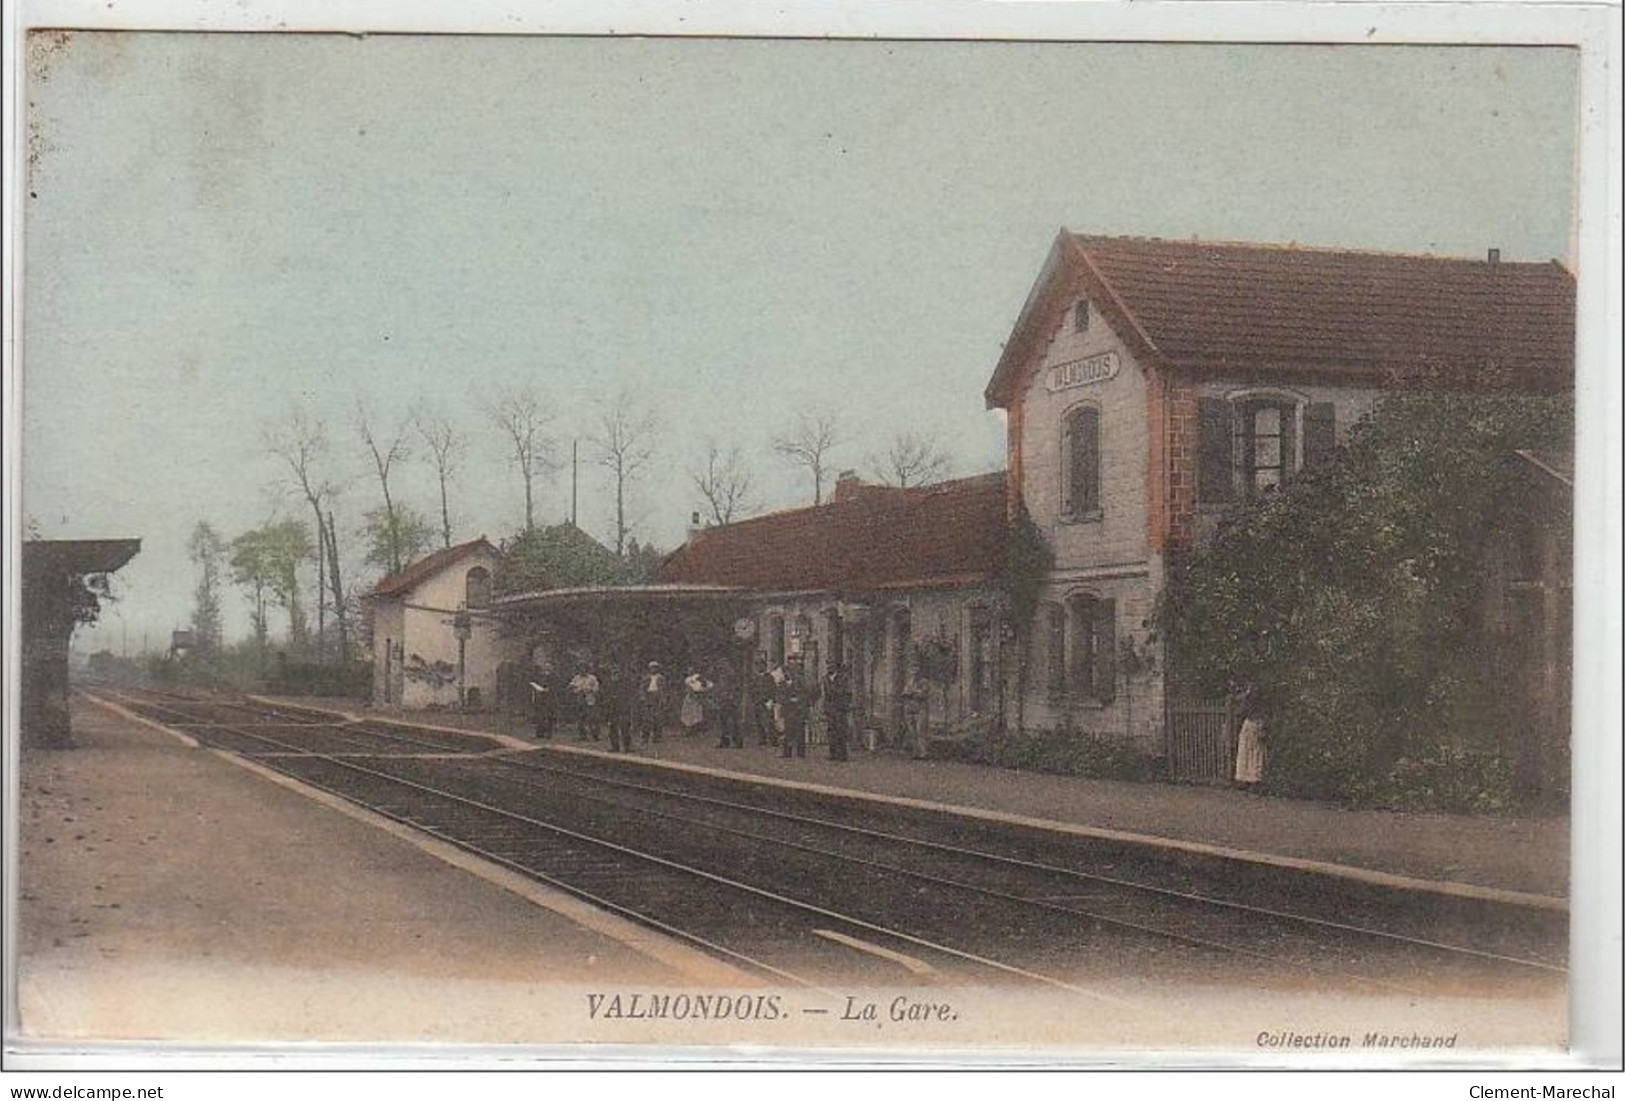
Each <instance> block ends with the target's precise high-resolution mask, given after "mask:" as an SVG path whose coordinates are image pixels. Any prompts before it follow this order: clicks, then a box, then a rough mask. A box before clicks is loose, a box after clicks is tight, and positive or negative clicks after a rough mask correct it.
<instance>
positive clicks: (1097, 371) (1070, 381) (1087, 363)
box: [1044, 352, 1119, 394]
mask: <svg viewBox="0 0 1625 1101" xmlns="http://www.w3.org/2000/svg"><path fill="white" fill-rule="evenodd" d="M1118 366H1119V361H1118V358H1117V353H1116V352H1101V353H1100V354H1099V355H1093V356H1085V357H1084V358H1082V359H1074V360H1070V361H1068V362H1066V363H1057V364H1056V365H1055V366H1054V367H1051V368H1050V369H1049V371H1048V372H1046V374H1045V376H1044V385H1046V386H1047V387H1049V391H1050V393H1052V394H1053V393H1055V392H1056V391H1057V390H1070V389H1072V388H1073V387H1074V386H1088V385H1089V384H1090V383H1092V382H1105V381H1106V380H1107V379H1109V378H1116V377H1117V368H1118Z"/></svg>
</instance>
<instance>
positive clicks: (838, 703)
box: [824, 661, 852, 761]
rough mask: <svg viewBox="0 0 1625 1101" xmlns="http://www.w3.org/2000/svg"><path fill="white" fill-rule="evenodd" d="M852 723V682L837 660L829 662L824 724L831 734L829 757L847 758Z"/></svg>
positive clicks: (825, 690) (834, 758)
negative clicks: (848, 734)
mask: <svg viewBox="0 0 1625 1101" xmlns="http://www.w3.org/2000/svg"><path fill="white" fill-rule="evenodd" d="M851 723H852V684H851V682H850V681H849V680H848V679H847V675H846V670H845V669H843V668H842V667H841V666H840V665H839V664H837V663H836V662H833V661H832V662H830V663H829V672H828V673H826V674H824V725H825V727H826V728H827V730H828V734H829V759H830V760H832V761H844V760H846V759H847V755H846V746H847V732H848V731H849V730H850V729H851Z"/></svg>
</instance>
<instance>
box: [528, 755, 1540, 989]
mask: <svg viewBox="0 0 1625 1101" xmlns="http://www.w3.org/2000/svg"><path fill="white" fill-rule="evenodd" d="M499 760H500V762H501V763H502V764H504V765H507V766H509V767H512V768H520V769H525V770H534V771H548V772H552V773H556V774H558V775H563V776H570V777H573V778H586V779H589V780H592V781H594V782H597V783H600V784H604V785H608V786H616V787H624V788H627V789H630V790H635V791H643V792H648V793H651V794H657V795H664V796H667V797H680V798H682V799H684V800H686V801H689V802H695V803H703V804H709V805H712V806H717V807H723V808H726V809H729V810H735V811H741V812H746V813H751V814H757V815H762V816H766V817H771V818H777V819H781V820H784V821H788V822H793V823H796V824H798V825H807V826H813V827H817V828H820V829H826V830H834V831H839V832H842V833H847V834H850V835H853V836H856V837H865V838H873V839H878V840H883V841H887V842H890V843H893V844H899V845H905V846H913V847H917V848H922V849H928V850H931V851H935V852H943V853H948V854H951V855H955V856H963V857H970V858H973V859H977V860H983V861H987V862H989V863H993V864H998V865H1003V866H1007V867H1016V868H1022V869H1026V870H1030V871H1038V872H1042V873H1044V874H1046V875H1055V876H1062V877H1065V878H1069V879H1073V880H1078V881H1080V882H1085V883H1102V884H1107V885H1110V886H1113V887H1118V888H1124V889H1128V890H1131V891H1135V892H1139V893H1143V894H1149V895H1155V896H1158V897H1163V898H1172V899H1177V900H1179V901H1180V902H1185V903H1191V904H1195V905H1199V906H1203V907H1208V908H1212V909H1219V910H1225V911H1230V912H1234V913H1240V914H1246V915H1248V916H1251V917H1265V918H1269V919H1272V920H1275V921H1280V922H1287V923H1291V924H1295V925H1300V926H1307V927H1311V928H1313V929H1316V930H1332V931H1335V932H1338V933H1344V934H1349V935H1353V936H1358V937H1370V938H1374V939H1380V940H1384V941H1389V942H1392V943H1397V944H1402V945H1404V946H1406V947H1414V948H1425V949H1428V950H1430V951H1435V952H1441V953H1445V954H1447V955H1454V956H1461V957H1464V958H1470V959H1475V960H1479V961H1483V962H1491V963H1498V964H1506V965H1508V966H1515V967H1523V968H1529V969H1533V970H1538V971H1542V972H1546V973H1550V974H1556V975H1567V974H1568V969H1567V968H1566V967H1563V966H1560V965H1557V964H1550V963H1546V962H1544V961H1541V960H1532V959H1528V958H1525V957H1522V956H1509V955H1505V954H1503V953H1498V952H1490V951H1486V950H1484V949H1480V948H1471V947H1468V946H1465V945H1459V944H1451V943H1449V942H1445V941H1436V940H1430V939H1427V938H1424V937H1413V936H1410V935H1409V934H1406V933H1397V932H1394V931H1392V930H1387V929H1375V928H1372V927H1370V926H1365V925H1355V924H1352V923H1349V922H1341V921H1334V920H1331V919H1328V918H1320V917H1314V916H1312V915H1309V914H1297V913H1293V912H1291V911H1287V910H1278V909H1276V908H1274V907H1269V906H1259V905H1256V904H1253V903H1247V902H1238V901H1235V900H1231V899H1223V898H1215V897H1213V896H1211V895H1204V894H1198V893H1195V892H1191V891H1182V890H1178V889H1176V888H1172V887H1162V886H1157V885H1155V884H1149V883H1142V882H1137V881H1135V880H1130V879H1123V878H1121V877H1118V876H1109V875H1102V874H1100V873H1096V872H1083V871H1079V870H1077V869H1075V868H1064V867H1061V866H1059V865H1055V864H1047V863H1044V862H1042V861H1036V860H1027V859H1024V858H1022V857H1015V856H1007V855H1004V854H1000V853H991V852H987V851H985V850H982V849H974V848H968V847H965V846H960V845H950V844H947V843H944V842H940V841H931V840H928V839H925V838H918V837H910V836H907V835H904V834H897V833H891V832H889V831H886V830H878V829H873V828H870V827H864V826H853V825H849V824H847V823H843V822H838V821H833V820H830V819H826V818H818V817H814V816H811V815H806V814H796V813H793V812H790V811H782V810H775V809H774V808H771V807H761V806H754V805H752V804H749V803H739V802H735V801H733V800H729V799H722V798H719V797H716V796H710V795H700V794H695V793H691V792H685V791H682V790H681V789H679V788H674V787H663V786H659V785H653V784H648V783H644V782H639V781H634V780H624V779H618V778H615V777H610V776H604V775H601V774H597V773H592V772H585V771H581V770H578V769H572V768H567V767H563V766H559V765H553V764H545V765H544V764H540V763H537V762H536V761H535V760H534V758H526V759H525V760H523V761H521V760H516V759H514V758H511V757H509V758H501V759H499ZM690 821H693V820H692V819H691V820H690ZM712 828H714V827H712ZM832 855H834V854H832ZM896 870H897V871H899V872H908V869H902V868H898V869H896ZM1029 901H1034V902H1036V901H1037V900H1029ZM1066 909H1068V910H1070V908H1066ZM1071 912H1077V913H1086V912H1087V911H1071ZM1090 916H1093V917H1097V918H1100V919H1101V920H1105V921H1112V920H1117V919H1112V918H1109V917H1106V916H1104V915H1099V914H1092V913H1091V914H1090ZM1145 928H1147V930H1148V931H1154V932H1162V931H1160V930H1152V929H1150V928H1149V927H1145ZM1167 935H1169V936H1176V937H1177V936H1182V934H1175V933H1167ZM1198 941H1199V938H1198ZM1237 950H1238V951H1243V952H1245V951H1247V950H1246V949H1239V948H1238V949H1237ZM1348 977H1354V976H1348Z"/></svg>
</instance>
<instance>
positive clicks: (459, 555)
mask: <svg viewBox="0 0 1625 1101" xmlns="http://www.w3.org/2000/svg"><path fill="white" fill-rule="evenodd" d="M481 550H485V551H489V552H490V553H492V554H497V553H499V552H498V551H497V549H496V547H494V546H492V545H491V541H490V540H488V539H487V538H486V537H485V536H483V535H482V536H480V537H479V538H478V539H470V540H469V541H468V542H466V543H458V544H457V545H456V546H454V547H446V548H445V549H444V550H437V551H435V552H434V553H433V554H431V555H428V556H426V557H423V558H420V559H418V560H417V561H416V562H413V563H412V564H411V565H410V566H407V567H406V568H404V569H401V570H397V571H396V572H395V573H392V574H389V575H388V576H386V577H383V578H380V579H379V581H378V584H376V585H374V586H373V588H372V595H373V596H375V597H378V596H385V597H387V596H403V595H405V594H406V593H409V592H411V591H412V590H413V589H415V588H417V586H418V585H420V584H422V583H423V582H424V581H427V580H428V579H429V578H431V577H433V576H434V575H435V574H437V573H439V572H440V571H441V570H443V569H446V568H447V567H449V566H453V565H455V564H456V563H458V562H459V561H461V560H462V559H464V558H467V557H468V556H469V555H471V554H474V553H476V552H478V551H481Z"/></svg>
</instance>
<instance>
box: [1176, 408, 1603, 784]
mask: <svg viewBox="0 0 1625 1101" xmlns="http://www.w3.org/2000/svg"><path fill="white" fill-rule="evenodd" d="M1571 415H1572V406H1571V399H1570V398H1569V397H1567V396H1566V395H1565V396H1560V397H1534V396H1528V395H1513V396H1507V395H1471V396H1467V395H1448V394H1411V393H1400V394H1393V395H1390V396H1389V397H1388V398H1386V399H1385V400H1384V401H1383V402H1382V403H1381V404H1380V405H1379V406H1378V407H1377V408H1376V410H1375V411H1373V412H1372V413H1371V414H1370V415H1368V416H1367V417H1366V418H1365V419H1364V420H1362V421H1361V422H1360V423H1359V424H1357V425H1356V426H1355V427H1354V428H1353V429H1352V431H1351V432H1350V433H1349V436H1348V438H1347V440H1346V441H1345V446H1344V447H1342V448H1341V449H1340V451H1339V452H1338V454H1337V456H1336V457H1335V459H1334V460H1333V461H1331V462H1329V463H1327V464H1326V465H1324V466H1323V467H1321V468H1319V469H1317V470H1314V471H1306V472H1304V473H1303V474H1301V475H1299V476H1298V477H1297V478H1296V479H1294V480H1293V482H1292V483H1290V484H1289V485H1288V486H1287V487H1286V488H1285V489H1284V490H1283V491H1282V492H1280V493H1278V494H1275V495H1272V496H1269V497H1265V498H1263V499H1261V500H1259V501H1256V502H1253V503H1251V504H1247V505H1240V506H1236V507H1234V508H1232V509H1231V510H1230V511H1229V513H1228V514H1227V515H1226V516H1225V517H1224V519H1223V520H1222V522H1221V523H1220V524H1219V525H1218V527H1217V530H1216V531H1215V532H1214V533H1213V535H1212V537H1211V538H1209V539H1207V540H1206V541H1205V542H1204V543H1203V544H1202V545H1200V546H1198V547H1196V548H1195V549H1194V550H1192V551H1191V552H1189V553H1188V555H1184V556H1181V557H1180V558H1179V559H1177V560H1176V562H1175V564H1174V568H1173V569H1172V571H1171V574H1170V578H1169V583H1168V585H1167V586H1166V588H1165V589H1164V591H1163V593H1162V596H1161V601H1160V605H1159V609H1158V621H1159V628H1160V629H1161V632H1162V633H1163V636H1164V637H1165V638H1166V639H1167V640H1168V645H1169V650H1170V659H1169V661H1170V668H1171V671H1172V672H1173V675H1174V678H1175V682H1176V684H1177V687H1178V690H1179V691H1182V692H1185V693H1189V694H1191V695H1193V696H1198V697H1205V698H1218V697H1223V696H1226V695H1230V694H1233V693H1235V692H1237V691H1238V690H1239V689H1242V688H1247V689H1250V690H1251V692H1252V693H1253V702H1254V706H1255V708H1256V711H1257V713H1258V714H1259V716H1260V717H1261V718H1262V719H1263V720H1264V722H1265V729H1266V734H1267V753H1268V766H1267V770H1266V777H1265V779H1266V783H1267V784H1268V785H1269V787H1270V789H1271V790H1272V791H1276V792H1279V793H1281V794H1286V795H1292V796H1298V797H1303V798H1311V799H1325V800H1332V801H1336V802H1341V803H1346V804H1351V805H1358V806H1393V807H1405V808H1407V809H1428V810H1440V811H1474V812H1478V811H1490V812H1494V811H1503V810H1512V809H1517V808H1518V807H1519V806H1520V804H1521V805H1522V806H1524V807H1533V806H1536V805H1538V804H1541V803H1542V802H1543V801H1549V800H1552V799H1554V798H1555V797H1556V793H1557V792H1558V791H1561V790H1563V789H1564V788H1566V783H1565V782H1564V780H1563V777H1561V776H1556V775H1553V774H1552V773H1553V772H1555V771H1556V770H1557V769H1558V768H1562V767H1564V765H1565V763H1564V762H1552V763H1547V762H1546V761H1544V760H1543V759H1541V758H1543V757H1544V754H1543V753H1542V752H1541V750H1542V747H1541V746H1540V745H1539V736H1538V735H1535V734H1532V733H1531V732H1530V731H1527V730H1523V729H1520V728H1519V727H1518V725H1517V723H1516V721H1515V720H1514V719H1513V718H1512V716H1514V715H1517V714H1519V713H1520V712H1521V711H1522V710H1523V703H1522V700H1521V698H1520V697H1519V695H1518V686H1517V685H1516V684H1515V683H1512V682H1509V681H1507V680H1506V678H1505V677H1504V676H1503V675H1502V673H1501V671H1500V670H1498V669H1497V668H1496V666H1495V665H1494V664H1493V662H1491V661H1490V660H1489V656H1490V655H1489V654H1488V653H1487V652H1486V649H1485V644H1486V639H1485V625H1484V622H1483V608H1484V604H1485V597H1486V590H1485V588H1484V586H1485V579H1486V576H1487V573H1486V569H1485V553H1486V546H1487V542H1488V537H1489V536H1490V535H1491V534H1493V533H1495V532H1497V531H1499V530H1503V529H1505V528H1506V527H1507V525H1509V524H1512V523H1514V522H1517V521H1519V520H1521V519H1523V518H1526V517H1527V516H1528V515H1529V514H1530V513H1531V511H1532V510H1534V509H1536V508H1538V507H1539V501H1538V500H1535V499H1525V498H1524V496H1523V495H1522V494H1523V493H1524V491H1523V490H1521V489H1519V486H1521V485H1522V483H1519V482H1515V481H1509V479H1508V476H1507V473H1508V469H1509V466H1508V464H1509V462H1510V461H1511V459H1512V456H1513V455H1514V452H1516V451H1518V450H1520V449H1534V450H1536V451H1540V450H1548V449H1550V450H1561V449H1562V448H1563V447H1564V446H1565V445H1566V441H1567V440H1568V439H1570V438H1571V436H1572V419H1571ZM1536 772H1543V773H1544V774H1543V775H1540V776H1538V777H1537V776H1536V775H1535V773H1536Z"/></svg>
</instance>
